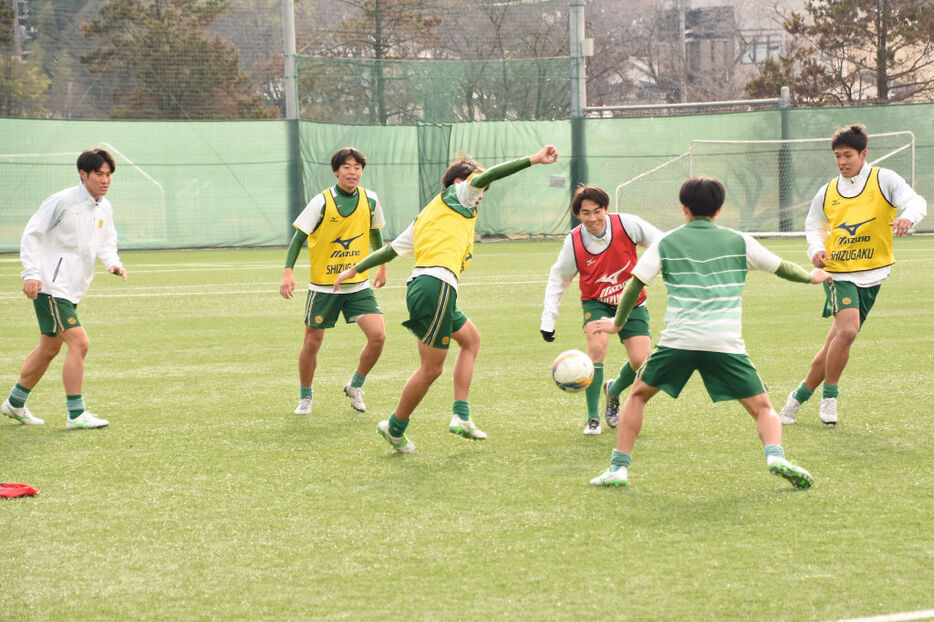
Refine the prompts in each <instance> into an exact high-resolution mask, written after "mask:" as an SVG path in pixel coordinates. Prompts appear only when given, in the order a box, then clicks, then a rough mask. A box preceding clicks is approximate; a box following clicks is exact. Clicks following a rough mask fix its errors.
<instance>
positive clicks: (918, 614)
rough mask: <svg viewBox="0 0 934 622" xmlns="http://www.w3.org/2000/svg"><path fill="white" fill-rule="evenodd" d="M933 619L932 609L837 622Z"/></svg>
mask: <svg viewBox="0 0 934 622" xmlns="http://www.w3.org/2000/svg"><path fill="white" fill-rule="evenodd" d="M932 618H934V609H928V610H926V611H907V612H905V613H886V614H883V615H881V616H872V617H870V618H849V619H846V620H838V621H837V622H901V621H902V620H930V619H932Z"/></svg>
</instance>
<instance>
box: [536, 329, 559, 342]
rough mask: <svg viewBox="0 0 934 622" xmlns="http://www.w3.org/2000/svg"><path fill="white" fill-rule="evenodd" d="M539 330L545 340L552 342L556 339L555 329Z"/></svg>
mask: <svg viewBox="0 0 934 622" xmlns="http://www.w3.org/2000/svg"><path fill="white" fill-rule="evenodd" d="M539 332H540V333H541V334H542V339H544V340H545V341H547V342H548V343H551V342H552V341H554V340H555V331H553V330H539Z"/></svg>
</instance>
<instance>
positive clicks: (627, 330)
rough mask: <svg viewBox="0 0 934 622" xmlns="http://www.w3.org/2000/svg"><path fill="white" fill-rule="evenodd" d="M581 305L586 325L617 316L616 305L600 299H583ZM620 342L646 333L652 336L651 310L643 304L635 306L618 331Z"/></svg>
mask: <svg viewBox="0 0 934 622" xmlns="http://www.w3.org/2000/svg"><path fill="white" fill-rule="evenodd" d="M581 307H583V309H584V325H585V326H586V325H587V323H588V322H593V321H595V320H599V319H601V318H605V317H610V318H612V317H616V307H614V306H613V305H608V304H606V303H605V302H600V301H599V300H581ZM617 335H618V336H619V342H620V343H622V342H623V341H625V340H626V339H629V338H630V337H638V336H640V335H645V336H646V337H651V336H652V333H650V332H649V310H648V309H647V308H646V307H645V305H642V306H641V307H635V308H634V309H633V310H632V311H631V312H630V313H629V318H628V319H627V320H626V323H625V324H623V328H622V329H620V331H619V332H618V333H617Z"/></svg>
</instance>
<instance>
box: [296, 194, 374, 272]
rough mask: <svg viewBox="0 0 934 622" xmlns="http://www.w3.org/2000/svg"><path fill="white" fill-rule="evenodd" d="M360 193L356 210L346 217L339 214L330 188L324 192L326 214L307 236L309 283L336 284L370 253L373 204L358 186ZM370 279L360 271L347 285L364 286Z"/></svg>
mask: <svg viewBox="0 0 934 622" xmlns="http://www.w3.org/2000/svg"><path fill="white" fill-rule="evenodd" d="M357 192H358V194H359V197H358V199H357V207H355V208H354V211H353V212H352V213H351V214H350V215H349V216H347V217H346V218H345V217H344V216H341V214H340V212H339V211H337V203H335V202H334V195H332V194H331V188H328V189H327V190H325V191H324V192H323V193H322V194H323V195H324V214H322V215H321V224H320V225H319V226H318V228H317V229H315V230H314V231H313V232H312V233H311V235H309V236H308V259H309V261H310V262H311V276H310V277H309V280H310V281H311V282H312V283H314V284H315V285H333V284H334V280H335V279H336V278H337V275H339V274H340V273H341V272H343V271H344V270H347V269H348V268H352V267H353V266H354V265H355V264H356V263H357V262H358V261H360V260H361V259H363V258H364V257H366V256H367V255H368V254H369V253H368V251H369V248H370V236H369V233H370V204H369V202H368V201H367V198H366V191H364V189H363V188H362V187H359V186H358V187H357ZM367 278H368V275H367V273H366V272H360V273H357V275H355V276H354V277H353V278H351V279H347V280H346V281H344V283H346V284H347V285H350V284H353V283H362V282H363V281H365V280H367Z"/></svg>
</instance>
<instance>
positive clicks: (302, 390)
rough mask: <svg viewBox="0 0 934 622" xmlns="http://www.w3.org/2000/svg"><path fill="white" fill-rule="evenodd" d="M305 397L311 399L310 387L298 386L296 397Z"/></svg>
mask: <svg viewBox="0 0 934 622" xmlns="http://www.w3.org/2000/svg"><path fill="white" fill-rule="evenodd" d="M306 397H307V398H309V399H311V387H299V388H298V398H299V399H302V400H303V399H305V398H306Z"/></svg>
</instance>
